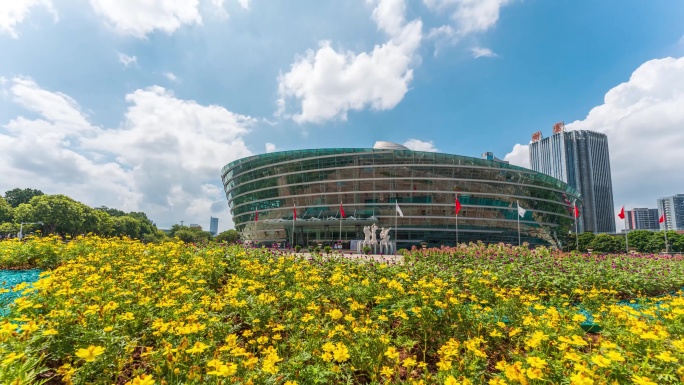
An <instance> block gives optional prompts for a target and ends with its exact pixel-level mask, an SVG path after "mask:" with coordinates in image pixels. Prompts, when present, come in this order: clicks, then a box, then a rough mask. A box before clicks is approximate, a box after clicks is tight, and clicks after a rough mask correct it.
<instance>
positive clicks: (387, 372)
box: [380, 366, 394, 378]
mask: <svg viewBox="0 0 684 385" xmlns="http://www.w3.org/2000/svg"><path fill="white" fill-rule="evenodd" d="M380 374H382V375H383V376H385V377H387V378H389V377H392V374H394V370H392V368H390V367H388V366H383V367H382V369H381V370H380Z"/></svg>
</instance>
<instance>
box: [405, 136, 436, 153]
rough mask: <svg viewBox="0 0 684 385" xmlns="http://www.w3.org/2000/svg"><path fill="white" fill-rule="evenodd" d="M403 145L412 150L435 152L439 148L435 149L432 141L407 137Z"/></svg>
mask: <svg viewBox="0 0 684 385" xmlns="http://www.w3.org/2000/svg"><path fill="white" fill-rule="evenodd" d="M404 146H406V147H408V148H410V149H411V150H413V151H429V152H437V151H439V149H437V148H436V147H435V145H434V143H432V141H431V140H430V141H427V142H424V141H422V140H418V139H413V138H411V139H409V140H407V141H406V142H404Z"/></svg>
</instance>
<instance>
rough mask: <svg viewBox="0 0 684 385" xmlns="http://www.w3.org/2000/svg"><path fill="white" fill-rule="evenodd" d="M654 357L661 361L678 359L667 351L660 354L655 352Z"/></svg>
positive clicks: (675, 360)
mask: <svg viewBox="0 0 684 385" xmlns="http://www.w3.org/2000/svg"><path fill="white" fill-rule="evenodd" d="M655 357H656V358H657V359H659V360H661V361H665V362H677V361H679V360H678V359H677V358H676V357H672V355H671V354H670V352H668V351H664V352H662V353H660V354H657V355H656V356H655Z"/></svg>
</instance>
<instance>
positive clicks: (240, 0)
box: [238, 0, 250, 9]
mask: <svg viewBox="0 0 684 385" xmlns="http://www.w3.org/2000/svg"><path fill="white" fill-rule="evenodd" d="M249 2H250V0H238V3H240V6H241V7H242V8H244V9H249Z"/></svg>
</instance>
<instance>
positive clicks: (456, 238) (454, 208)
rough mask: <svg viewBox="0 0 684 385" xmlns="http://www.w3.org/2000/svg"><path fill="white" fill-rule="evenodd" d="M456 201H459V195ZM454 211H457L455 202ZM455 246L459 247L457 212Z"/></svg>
mask: <svg viewBox="0 0 684 385" xmlns="http://www.w3.org/2000/svg"><path fill="white" fill-rule="evenodd" d="M456 199H457V200H458V194H456ZM454 211H456V202H454ZM454 246H455V247H458V212H456V244H455V245H454Z"/></svg>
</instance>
